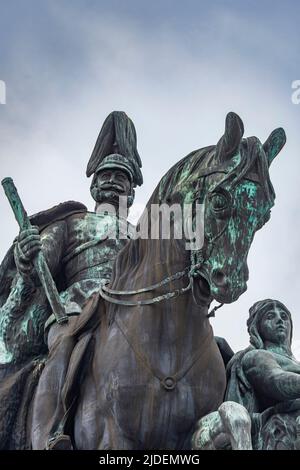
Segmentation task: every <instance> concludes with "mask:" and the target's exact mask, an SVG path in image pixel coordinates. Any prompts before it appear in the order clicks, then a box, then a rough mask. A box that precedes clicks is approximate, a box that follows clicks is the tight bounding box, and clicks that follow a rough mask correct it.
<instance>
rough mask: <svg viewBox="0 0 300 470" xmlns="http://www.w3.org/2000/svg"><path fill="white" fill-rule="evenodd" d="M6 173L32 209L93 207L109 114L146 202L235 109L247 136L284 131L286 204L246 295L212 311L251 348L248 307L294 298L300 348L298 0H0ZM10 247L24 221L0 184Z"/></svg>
mask: <svg viewBox="0 0 300 470" xmlns="http://www.w3.org/2000/svg"><path fill="white" fill-rule="evenodd" d="M0 8H1V10H0V80H3V81H5V83H6V90H7V96H6V101H7V102H6V105H0V177H1V179H2V177H5V176H12V177H13V178H14V180H15V183H16V185H17V187H18V189H19V192H20V194H21V196H22V199H23V201H24V204H25V206H26V208H27V210H28V212H29V213H34V212H37V211H40V210H43V209H47V208H49V207H51V206H53V205H55V204H57V203H59V202H62V201H66V200H71V199H73V200H77V201H81V202H83V203H85V204H86V205H87V206H88V207H89V209H91V210H92V209H93V201H92V200H91V197H90V195H89V184H90V182H89V180H88V179H87V178H86V177H85V169H86V164H87V161H88V159H89V157H90V154H91V151H92V149H93V146H94V143H95V140H96V138H97V135H98V132H99V130H100V127H101V125H102V122H103V120H104V119H105V117H106V116H107V115H108V114H109V113H110V112H111V111H113V110H123V111H126V112H127V114H128V115H129V116H130V117H131V118H132V119H133V121H134V123H135V125H136V129H137V133H138V148H139V152H140V155H141V157H142V159H143V172H144V179H145V184H144V186H143V187H142V188H141V189H138V190H137V197H136V202H137V204H138V205H139V206H141V205H143V204H144V203H146V202H147V200H148V198H149V196H150V195H151V192H152V190H153V189H154V187H155V186H156V184H157V183H158V181H159V180H160V178H161V177H162V176H163V174H164V173H165V172H166V171H167V170H168V169H169V168H170V167H171V166H172V165H173V164H174V163H175V162H177V161H178V160H179V159H180V158H181V157H183V156H184V155H186V154H187V153H189V152H190V151H192V150H195V149H197V148H201V147H204V146H207V145H210V144H215V143H216V142H217V140H218V139H219V138H220V136H221V135H222V133H223V128H224V119H225V116H226V114H227V112H228V111H231V110H232V111H235V112H237V113H238V114H239V115H240V116H241V117H242V119H243V121H244V124H245V136H250V135H256V136H257V137H259V138H260V139H261V140H262V141H264V140H265V139H266V138H267V136H268V135H269V133H270V132H271V131H272V130H273V129H274V128H276V127H279V126H282V127H284V128H285V130H286V133H287V138H288V143H287V145H286V147H285V149H284V150H283V151H282V153H281V154H280V156H279V157H278V158H277V160H276V161H274V163H273V165H272V169H271V178H272V181H273V184H274V187H275V190H276V194H277V199H276V205H275V207H274V209H273V211H272V218H271V221H270V222H269V223H268V224H267V225H266V226H265V227H264V228H263V229H262V230H261V231H260V232H259V233H258V234H257V235H256V238H255V241H254V243H253V245H252V248H251V252H250V256H249V269H250V280H249V284H248V291H247V292H246V293H245V294H244V295H243V296H242V297H241V298H240V299H239V300H238V301H237V302H235V303H234V304H232V305H227V306H225V307H223V308H222V309H221V310H219V312H218V313H217V318H216V319H214V320H212V323H213V326H214V330H215V333H216V334H218V335H220V336H224V337H225V338H226V339H227V340H228V342H229V343H230V344H231V346H232V347H233V348H234V349H235V350H237V349H239V348H243V347H245V346H246V345H247V344H248V336H247V332H246V326H245V323H246V319H247V316H248V310H249V307H250V306H251V305H252V304H253V303H254V302H255V301H256V300H259V299H262V298H266V297H271V298H277V299H280V300H281V301H283V302H284V303H286V305H287V306H288V308H289V309H290V310H291V312H292V314H293V318H294V328H295V333H294V346H295V348H296V349H297V350H298V353H297V355H298V356H299V357H300V312H299V308H298V305H299V301H298V295H299V291H298V289H300V269H299V264H300V248H299V231H300V223H299V217H298V206H299V185H300V179H299V174H300V156H299V152H300V132H299V130H300V126H299V120H300V105H298V106H297V105H295V104H293V103H292V100H291V95H292V88H291V84H292V82H293V81H294V80H297V79H298V80H299V79H300V66H299V63H300V61H299V56H300V54H299V53H300V31H299V16H300V3H299V2H298V1H296V0H293V1H291V0H287V1H285V2H282V1H276V0H272V1H271V0H270V1H269V0H252V1H250V0H243V2H241V1H234V0H227V1H219V0H214V1H213V2H209V1H208V0H206V1H201V0H185V1H184V2H183V1H179V0H173V1H171V0H152V1H151V2H149V1H146V0H119V1H117V0H107V1H106V0H97V1H95V0H85V1H83V0H72V1H71V0H60V1H58V0H42V1H41V0H27V1H26V2H25V1H21V0H20V1H17V0H10V2H7V1H6V0H1V1H0ZM0 217H1V219H0V220H1V231H0V257H1V258H3V256H4V254H5V252H6V250H7V248H8V246H9V244H10V243H11V241H12V239H13V238H14V236H15V235H16V233H17V225H16V222H15V221H14V219H13V215H12V213H11V211H10V209H9V206H8V202H7V200H6V199H5V197H4V194H3V193H2V194H1V192H0Z"/></svg>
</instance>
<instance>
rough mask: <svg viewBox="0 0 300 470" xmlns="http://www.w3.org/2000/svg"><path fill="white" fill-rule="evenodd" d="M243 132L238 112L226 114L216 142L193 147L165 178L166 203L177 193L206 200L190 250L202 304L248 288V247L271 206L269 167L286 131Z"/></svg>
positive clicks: (232, 298) (185, 198)
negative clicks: (197, 243) (196, 243)
mask: <svg viewBox="0 0 300 470" xmlns="http://www.w3.org/2000/svg"><path fill="white" fill-rule="evenodd" d="M243 133H244V126H243V122H242V120H241V119H240V117H239V116H238V115H237V114H235V113H232V112H231V113H229V114H228V115H227V117H226V123H225V132H224V135H223V136H222V138H221V139H220V140H219V142H218V144H217V145H216V146H211V147H206V148H204V149H200V150H198V151H195V152H192V153H191V154H190V155H188V156H187V157H185V158H184V159H183V160H181V161H180V162H179V163H178V164H177V165H175V167H173V169H171V170H170V172H169V174H167V175H166V177H165V179H163V186H164V188H168V189H167V191H165V196H166V197H167V200H168V201H169V202H172V201H173V200H174V198H175V195H176V198H177V199H178V193H181V195H182V201H183V202H189V201H190V202H191V201H193V202H195V201H196V202H198V203H202V204H203V205H204V218H203V224H202V229H203V243H202V246H201V247H200V248H199V249H196V250H192V251H191V258H192V270H193V276H194V296H195V298H196V299H198V301H199V302H200V303H203V302H204V303H205V302H206V303H207V302H208V301H209V300H212V299H215V300H217V301H219V302H221V303H231V302H234V301H235V300H237V299H238V298H239V296H240V295H241V294H242V293H243V292H244V291H245V290H246V289H247V280H248V266H247V257H248V252H249V249H250V246H251V243H252V241H253V238H254V235H255V233H256V231H257V230H259V229H260V228H261V227H262V226H263V225H264V224H265V223H266V222H267V221H268V220H269V218H270V211H271V208H272V206H273V205H274V200H275V192H274V189H273V186H272V183H271V180H270V176H269V167H270V164H271V163H272V161H273V159H274V158H275V157H276V156H277V154H278V153H279V152H280V150H281V149H282V147H283V146H284V144H285V142H286V137H285V132H284V130H283V129H281V128H279V129H276V130H274V131H273V132H272V134H271V135H270V136H269V138H268V139H267V141H266V142H265V143H264V144H263V145H262V144H261V142H260V141H259V139H258V138H256V137H249V138H243ZM170 188H171V189H170Z"/></svg>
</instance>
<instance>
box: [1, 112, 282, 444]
mask: <svg viewBox="0 0 300 470" xmlns="http://www.w3.org/2000/svg"><path fill="white" fill-rule="evenodd" d="M124 123H125V124H124ZM101 133H102V135H101ZM101 133H100V136H101V137H100V136H99V139H98V141H97V144H96V146H95V150H94V152H93V155H92V157H91V160H90V162H89V165H88V170H87V174H88V175H89V174H92V173H93V172H96V173H95V176H94V178H93V182H92V187H91V193H92V195H93V197H94V198H95V199H96V200H97V201H101V202H103V200H105V201H109V202H111V203H112V204H114V203H116V193H115V192H114V191H112V190H111V188H109V187H106V186H105V185H106V183H107V182H108V181H110V179H111V174H112V173H113V174H114V175H115V178H117V179H118V181H117V180H115V184H116V185H117V186H118V185H120V186H121V187H122V193H123V194H125V195H126V196H127V198H128V199H127V200H128V206H130V204H131V203H132V199H133V196H134V191H133V187H134V185H136V184H141V182H142V179H141V174H140V159H139V156H138V154H137V151H136V148H135V143H136V137H135V131H134V127H133V125H132V123H131V121H129V120H128V119H127V120H126V119H124V115H122V118H121V119H120V120H119V119H116V115H112V117H109V118H108V120H107V121H106V123H105V125H104V126H103V128H102V131H101ZM243 133H244V127H243V123H242V121H241V119H240V118H239V116H237V115H236V114H234V113H229V114H228V116H227V118H226V124H225V133H224V135H223V136H222V138H221V139H220V141H219V142H218V144H217V145H215V146H210V147H206V148H203V149H200V150H196V151H194V152H192V153H190V154H189V155H188V156H187V157H185V158H183V159H182V160H181V161H180V162H178V163H177V164H175V165H174V167H173V168H171V169H170V170H169V171H168V172H167V174H166V175H165V176H164V177H163V178H162V179H161V181H160V183H159V184H158V186H157V188H156V189H155V190H154V192H153V194H152V196H151V198H150V200H149V202H148V204H147V207H146V211H145V213H144V215H143V216H142V217H141V219H140V221H139V224H138V227H137V230H138V231H140V232H143V233H144V232H145V227H146V229H147V230H148V235H149V236H148V237H147V239H146V238H143V237H134V238H133V239H131V240H130V241H127V240H126V243H122V244H121V243H119V240H118V239H117V240H115V241H114V245H113V247H111V246H110V245H109V242H110V241H111V240H109V241H107V243H105V244H104V245H101V244H100V245H99V244H95V245H93V243H92V241H93V240H94V239H95V236H96V229H95V226H96V225H97V222H95V221H97V220H99V219H97V217H99V215H97V214H90V213H87V212H86V211H85V210H84V209H83V208H82V207H81V208H79V207H78V206H76V205H75V207H74V206H72V207H70V206H67V207H64V208H63V210H62V212H63V216H60V217H58V216H57V211H58V209H56V210H55V211H54V213H52V214H51V215H52V216H53V215H54V217H53V218H54V220H51V222H50V224H49V222H47V224H46V228H45V229H42V230H41V228H40V230H39V231H38V230H36V232H31V233H21V234H20V236H19V239H18V242H17V243H16V249H15V258H16V262H17V266H18V271H19V275H17V276H15V270H14V266H13V265H12V263H11V254H12V252H11V253H10V255H9V256H8V258H7V259H6V261H5V262H4V265H3V267H2V273H5V274H2V279H3V280H4V281H3V286H5V285H6V290H5V293H6V297H5V302H2V306H3V307H2V311H1V318H3V319H4V320H3V321H2V323H1V325H2V327H1V328H2V330H1V331H4V332H5V334H3V337H5V335H6V336H7V332H8V331H12V329H13V328H15V331H17V332H20V330H22V331H24V329H22V328H20V325H21V324H22V322H23V321H24V315H23V313H24V312H23V311H22V312H20V311H19V307H20V305H22V308H23V306H24V305H25V301H24V300H22V301H20V298H21V297H22V296H23V298H24V299H25V300H26V299H27V300H26V301H27V302H28V301H29V303H31V305H33V307H31V308H33V311H30V312H31V313H30V315H29V317H30V318H31V319H32V318H34V321H32V320H31V322H32V323H31V324H34V325H35V324H36V320H35V319H36V318H37V315H36V312H35V310H36V307H37V305H38V302H37V300H36V298H33V296H32V295H33V294H32V290H34V289H36V288H37V286H36V276H35V274H34V270H32V269H31V270H30V269H29V268H28V263H27V266H24V264H25V265H26V263H24V261H26V258H27V261H28V258H30V256H34V255H35V254H36V252H38V250H39V249H40V246H39V243H40V238H39V232H40V233H41V242H42V250H43V252H44V255H45V257H46V259H47V262H48V263H49V267H50V268H51V272H52V273H53V276H54V278H55V280H56V283H57V285H58V288H59V290H60V291H61V292H62V294H61V298H62V300H63V301H64V302H65V303H66V304H67V303H69V304H70V303H73V304H75V305H76V304H77V305H79V311H77V312H74V313H77V315H74V316H72V317H70V319H69V322H68V325H63V326H61V325H58V324H56V323H51V324H50V325H49V329H48V330H47V332H48V336H47V345H46V346H47V348H45V346H43V347H44V348H45V349H44V350H43V351H45V353H44V354H43V355H42V354H41V350H40V349H39V350H38V351H39V357H38V360H37V361H35V362H34V361H33V353H32V344H33V343H34V341H32V344H31V342H30V345H29V350H30V354H29V353H28V354H27V358H29V359H27V362H26V363H24V364H22V367H20V363H22V362H21V361H20V355H19V356H18V355H17V354H16V351H17V348H18V346H17V344H18V341H17V343H16V340H15V338H13V339H10V341H8V339H7V338H6V340H5V344H6V345H7V351H8V355H9V354H10V356H9V357H8V359H9V361H7V362H8V363H9V367H7V366H6V367H4V369H3V371H4V372H3V376H4V375H5V376H6V378H5V379H4V380H3V381H2V384H3V385H2V390H1V386H0V394H2V396H4V395H5V392H6V391H7V390H9V387H8V383H9V379H10V380H11V377H13V380H11V382H12V383H13V384H16V386H17V387H18V386H19V382H18V380H21V379H22V377H23V376H22V377H19V376H18V374H20V373H21V374H22V373H23V371H24V370H25V369H26V367H28V368H29V369H30V374H31V375H30V374H29V375H28V373H27V375H26V374H25V376H24V377H25V379H24V380H25V382H26V384H28V386H30V387H31V390H35V396H34V399H33V400H31V399H29V396H28V395H26V397H27V398H26V399H25V398H24V394H22V393H21V394H20V393H19V395H18V394H16V395H15V396H14V398H13V400H14V401H13V402H11V403H12V407H11V409H13V410H14V414H13V416H12V418H10V421H8V420H7V417H5V416H4V414H3V413H2V414H1V413H0V429H1V430H2V433H3V436H2V440H0V445H1V447H2V448H5V447H6V448H7V447H10V448H22V447H23V448H24V447H26V446H27V447H30V446H32V447H33V448H35V449H44V448H76V449H189V448H190V447H191V437H192V434H193V430H194V428H195V423H196V422H197V421H198V420H199V419H200V418H201V417H203V416H205V415H207V414H208V413H210V412H211V411H215V410H217V409H218V408H219V406H220V405H221V403H222V401H223V398H224V392H225V387H226V376H225V367H224V362H223V359H222V357H223V358H225V359H226V361H227V360H228V348H227V350H226V347H225V348H223V346H224V343H223V345H222V343H220V341H219V344H220V345H221V349H222V348H223V350H222V356H221V354H220V351H219V348H218V346H217V343H216V342H215V340H214V338H213V334H212V328H211V326H210V323H209V318H208V307H209V305H210V303H211V301H212V300H213V299H215V300H217V301H219V302H220V303H230V302H233V301H235V300H236V299H237V298H238V297H239V296H240V295H241V294H242V293H243V292H244V291H245V290H246V286H247V279H248V267H247V255H248V251H249V249H250V246H251V243H252V240H253V237H254V234H255V232H256V231H257V230H259V229H260V228H261V227H262V226H263V225H264V224H265V223H266V222H267V220H268V219H269V217H270V209H271V207H272V206H273V205H274V199H275V193H274V189H273V187H272V184H271V181H270V177H269V166H270V164H271V163H272V161H273V159H274V158H275V157H276V155H277V154H278V153H279V152H280V150H281V148H282V147H283V145H284V143H285V134H284V131H283V130H282V129H277V130H275V131H274V132H273V133H272V134H271V136H270V137H269V138H268V140H267V141H266V143H265V144H264V145H262V144H261V142H260V141H259V140H258V139H257V138H256V137H251V138H246V139H243ZM120 136H121V137H120ZM126 136H127V137H126ZM125 137H126V138H125ZM112 148H113V152H112V150H111V149H112ZM112 166H115V170H114V171H112ZM116 169H117V170H116ZM118 172H119V173H118ZM122 175H126V178H124V179H123V180H122V178H121V176H122ZM107 178H108V179H107ZM102 185H104V186H102ZM101 186H102V189H103V191H102V189H101ZM196 202H198V203H204V204H205V212H204V244H203V246H202V247H200V248H199V249H198V248H197V249H192V250H187V249H186V242H187V240H186V239H185V238H184V237H183V238H181V239H180V238H176V237H175V236H174V233H173V232H174V230H175V222H176V221H174V218H173V219H171V220H172V224H173V229H174V230H173V231H171V233H172V235H171V237H170V239H165V238H164V237H163V236H162V233H161V230H162V228H161V224H158V226H159V230H160V231H159V236H158V237H154V238H153V237H152V238H151V233H152V231H151V229H152V228H153V224H154V225H157V220H153V219H151V217H150V212H151V207H152V205H153V204H158V205H161V204H166V205H168V206H172V204H179V206H180V207H181V208H183V207H184V205H186V204H189V203H192V204H195V203H196ZM60 210H61V209H60ZM65 212H67V214H66V213H65ZM183 213H184V211H183ZM147 215H148V217H147ZM108 217H111V215H109V214H108ZM158 217H159V215H158ZM116 218H117V217H115V219H116ZM115 219H114V220H115ZM146 219H148V222H149V220H150V221H151V222H150V224H146ZM101 220H102V219H101ZM102 222H103V221H102ZM102 222H101V223H102ZM100 225H101V224H100ZM97 228H98V225H97ZM30 237H32V239H30ZM30 240H31V241H30ZM33 242H34V243H33ZM120 242H121V240H120ZM30 243H33V244H31V245H30ZM102 243H103V241H102ZM120 245H122V246H120ZM82 247H84V249H82ZM121 247H123V249H122V250H121V251H119V249H120V248H121ZM18 250H19V251H18ZM22 250H25V253H24V251H22ZM26 251H27V252H28V253H26ZM20 252H23V255H25V257H24V256H23V257H22V256H21V255H20ZM26 254H27V256H26ZM62 257H63V259H64V270H63V273H62V269H61V266H62V264H61V259H62ZM112 258H115V261H114V262H113V263H112V262H111V261H112ZM100 259H102V260H103V259H104V260H105V262H107V264H106V263H105V262H104V263H103V264H100ZM7 260H8V261H7ZM74 260H75V261H74ZM112 264H113V268H112V271H111V266H112ZM95 265H96V266H99V269H96V271H95V269H94V267H95ZM0 274H1V273H0ZM62 274H63V276H61V275H62ZM179 274H180V275H179ZM9 276H10V277H9ZM7 279H9V282H7ZM104 279H105V280H109V279H110V284H109V289H107V290H106V291H105V290H104V289H103V290H101V289H100V290H99V287H101V285H102V280H104ZM5 282H6V284H5ZM0 286H1V288H2V283H0ZM78 286H79V288H78ZM148 286H151V287H150V288H149V287H148ZM147 287H148V288H147ZM2 289H3V288H2ZM38 292H39V295H42V293H41V289H39V290H38ZM101 292H102V293H103V294H102V295H103V296H104V295H105V298H107V299H108V300H104V299H103V298H102V297H101V296H100V293H101ZM124 294H125V295H124ZM171 294H175V295H171ZM35 295H36V294H35ZM116 300H118V302H117V303H114V302H113V301H116ZM126 301H127V304H126ZM32 302H33V303H32ZM128 302H129V304H128ZM14 309H15V310H14ZM13 311H17V312H18V314H17V315H13V314H12V312H13ZM26 313H27V315H28V312H27V311H26ZM48 316H49V310H47V313H45V311H43V315H42V319H39V325H40V330H39V331H40V332H43V326H44V324H45V319H46V318H48ZM15 318H17V321H16V320H15ZM20 318H22V320H21V322H20V320H19V319H20ZM25 318H26V315H25ZM27 318H28V317H27ZM14 325H17V327H15V326H14ZM27 331H28V330H27ZM19 335H20V333H19ZM26 338H28V333H27V334H24V333H23V336H21V337H20V338H19V339H20V340H22V341H23V342H22V341H19V343H20V344H22V347H24V346H23V344H24V343H25V342H26ZM40 338H41V334H40V336H39V339H40ZM38 344H40V343H38ZM9 346H10V347H9ZM225 346H226V345H225ZM22 357H24V356H22ZM42 369H43V370H42ZM12 374H14V375H12ZM33 376H34V377H35V378H36V379H35V381H34V380H33V379H32V377H33ZM16 377H17V379H16ZM28 377H29V378H28ZM10 386H11V383H10ZM10 392H11V388H10ZM10 392H9V393H10ZM7 393H8V392H7ZM26 400H27V402H26ZM24 402H26V406H27V409H28V410H30V412H29V413H24ZM47 402H48V403H49V402H52V403H53V404H54V405H53V406H50V407H49V406H48V407H47V406H45V404H46V403H47ZM29 405H30V406H29ZM0 412H1V409H0ZM5 426H6V427H5ZM4 429H6V431H4ZM7 429H8V431H7ZM12 429H14V430H15V431H16V432H15V433H14V436H18V438H17V439H16V438H15V437H14V440H13V441H12V440H11V439H10V436H11V434H10V433H11V431H12ZM0 437H1V436H0ZM5 439H6V440H5Z"/></svg>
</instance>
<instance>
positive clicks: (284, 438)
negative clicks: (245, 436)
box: [225, 299, 300, 449]
mask: <svg viewBox="0 0 300 470" xmlns="http://www.w3.org/2000/svg"><path fill="white" fill-rule="evenodd" d="M249 313H250V315H249V319H248V322H247V326H248V332H249V335H250V344H251V345H250V346H249V347H248V348H247V349H245V350H243V351H240V352H238V353H237V354H235V355H234V356H233V358H232V359H231V361H230V362H229V364H228V367H227V373H228V385H227V392H226V397H225V400H226V401H227V400H230V401H233V402H237V403H239V404H241V405H243V406H244V407H245V408H246V410H247V411H248V413H249V414H250V416H251V421H252V443H253V448H254V449H295V448H297V447H298V442H297V432H299V431H300V362H299V361H297V360H296V359H295V357H294V356H293V353H292V351H291V342H292V331H293V323H292V317H291V314H290V312H289V310H288V309H287V308H286V306H285V305H284V304H283V303H281V302H279V301H278V300H272V299H266V300H261V301H259V302H256V303H255V304H254V305H253V306H252V307H251V308H250V311H249ZM298 417H299V418H298ZM298 423H299V424H298Z"/></svg>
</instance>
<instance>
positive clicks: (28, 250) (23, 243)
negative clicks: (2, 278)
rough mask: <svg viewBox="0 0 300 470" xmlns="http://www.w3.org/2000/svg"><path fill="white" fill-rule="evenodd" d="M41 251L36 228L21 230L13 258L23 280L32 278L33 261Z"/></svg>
mask: <svg viewBox="0 0 300 470" xmlns="http://www.w3.org/2000/svg"><path fill="white" fill-rule="evenodd" d="M41 249H42V243H41V238H40V234H39V229H38V227H35V226H33V227H32V228H29V229H26V230H21V231H20V234H19V236H18V239H17V241H16V243H15V248H14V257H15V263H16V267H17V270H18V272H19V274H20V275H21V276H22V277H23V278H25V279H26V278H30V279H32V278H33V276H34V272H35V270H34V266H33V260H34V258H35V257H36V255H37V253H38V252H39V251H40V250H41Z"/></svg>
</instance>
